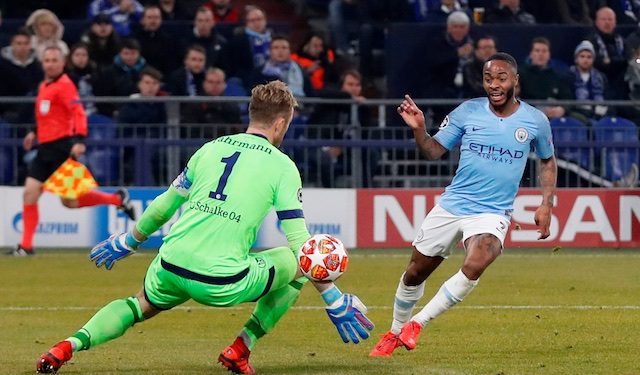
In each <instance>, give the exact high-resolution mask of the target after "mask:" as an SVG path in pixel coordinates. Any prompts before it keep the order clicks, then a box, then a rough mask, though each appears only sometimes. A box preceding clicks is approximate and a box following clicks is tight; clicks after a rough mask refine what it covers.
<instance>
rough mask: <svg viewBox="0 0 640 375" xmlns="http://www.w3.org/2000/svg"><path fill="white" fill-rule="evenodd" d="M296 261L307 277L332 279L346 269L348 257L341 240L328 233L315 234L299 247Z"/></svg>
mask: <svg viewBox="0 0 640 375" xmlns="http://www.w3.org/2000/svg"><path fill="white" fill-rule="evenodd" d="M298 262H299V264H300V270H301V271H302V273H303V274H304V275H305V276H306V277H308V278H309V279H311V280H313V281H334V280H335V279H337V278H338V277H340V276H341V275H342V274H343V273H344V271H345V270H346V269H347V263H349V257H348V255H347V249H345V248H344V245H343V244H342V241H340V240H339V239H337V238H335V237H333V236H331V235H328V234H316V235H315V236H313V237H311V238H309V239H308V240H307V242H305V243H304V244H303V245H302V247H300V250H299V251H298Z"/></svg>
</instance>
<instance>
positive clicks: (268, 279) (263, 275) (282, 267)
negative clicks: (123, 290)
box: [144, 247, 298, 310]
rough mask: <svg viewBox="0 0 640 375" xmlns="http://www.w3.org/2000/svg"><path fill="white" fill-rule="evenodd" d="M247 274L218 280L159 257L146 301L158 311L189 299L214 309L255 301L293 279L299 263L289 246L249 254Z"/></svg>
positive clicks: (149, 278) (148, 279) (151, 268)
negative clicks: (249, 261)
mask: <svg viewBox="0 0 640 375" xmlns="http://www.w3.org/2000/svg"><path fill="white" fill-rule="evenodd" d="M249 258H250V260H251V263H250V266H249V268H248V271H247V272H241V273H239V274H238V275H234V276H232V277H224V278H216V277H211V276H204V275H200V274H194V273H192V272H191V271H188V270H185V269H183V268H180V267H177V266H175V265H172V264H169V263H167V262H165V261H164V260H162V259H161V257H160V254H158V256H156V257H155V258H154V259H153V261H152V262H151V264H150V265H149V268H148V269H147V274H146V276H145V279H144V293H145V297H146V299H147V301H149V303H150V304H151V305H152V306H153V307H155V308H156V309H159V310H168V309H171V308H172V307H175V306H178V305H180V304H182V303H184V302H186V301H188V300H189V299H193V300H195V301H196V302H199V303H201V304H203V305H207V306H214V307H225V306H234V305H237V304H239V303H243V302H251V301H256V300H258V299H259V298H260V297H262V296H264V295H265V294H267V293H268V292H269V291H271V290H276V289H279V288H282V287H284V286H286V285H287V284H289V283H290V282H291V281H293V280H294V277H295V275H296V272H297V270H298V262H297V260H296V258H295V256H294V254H293V252H292V251H291V250H290V249H289V248H288V247H277V248H275V249H270V250H265V251H262V252H259V253H250V254H249Z"/></svg>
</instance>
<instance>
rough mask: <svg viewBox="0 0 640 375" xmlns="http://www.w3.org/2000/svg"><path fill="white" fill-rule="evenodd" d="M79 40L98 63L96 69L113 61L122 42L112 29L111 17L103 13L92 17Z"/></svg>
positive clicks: (102, 67) (104, 66)
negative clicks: (88, 26) (89, 24)
mask: <svg viewBox="0 0 640 375" xmlns="http://www.w3.org/2000/svg"><path fill="white" fill-rule="evenodd" d="M80 40H81V41H82V42H84V43H86V44H87V46H88V47H89V56H90V57H91V60H93V61H95V63H96V64H97V65H98V69H104V68H106V67H108V66H110V65H111V64H112V63H113V58H114V57H115V56H116V55H117V54H118V52H119V51H120V47H121V43H122V41H121V40H120V37H119V36H118V34H116V33H115V31H114V30H113V25H111V18H109V16H107V15H105V14H98V15H97V16H95V17H93V20H92V21H91V26H90V28H89V30H88V31H87V32H85V33H84V34H83V35H82V37H81V38H80Z"/></svg>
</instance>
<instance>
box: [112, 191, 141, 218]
mask: <svg viewBox="0 0 640 375" xmlns="http://www.w3.org/2000/svg"><path fill="white" fill-rule="evenodd" d="M116 194H117V195H119V196H120V200H121V201H122V203H120V206H119V207H118V209H119V210H120V211H122V212H124V213H125V215H127V216H129V219H131V220H133V221H135V220H136V210H135V208H134V207H133V204H132V203H131V199H130V198H129V191H128V190H127V189H125V188H120V189H118V190H117V191H116Z"/></svg>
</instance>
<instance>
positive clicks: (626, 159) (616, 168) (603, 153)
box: [594, 117, 640, 181]
mask: <svg viewBox="0 0 640 375" xmlns="http://www.w3.org/2000/svg"><path fill="white" fill-rule="evenodd" d="M594 140H595V141H596V142H601V145H600V146H599V147H598V146H596V147H595V149H596V156H597V157H600V158H602V168H603V170H602V176H603V177H605V178H606V179H608V180H611V181H617V180H620V179H621V178H623V177H624V176H625V175H626V174H627V172H628V171H629V170H630V169H631V165H632V164H634V163H635V164H638V163H639V162H640V161H639V160H638V156H639V154H640V152H639V149H640V141H639V140H638V127H637V126H636V125H635V124H634V123H633V122H631V121H629V120H627V119H624V118H621V117H604V118H602V119H601V120H600V121H598V122H597V123H596V124H595V125H594ZM620 143H623V144H624V145H620ZM629 143H632V144H635V145H631V146H630V145H629Z"/></svg>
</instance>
